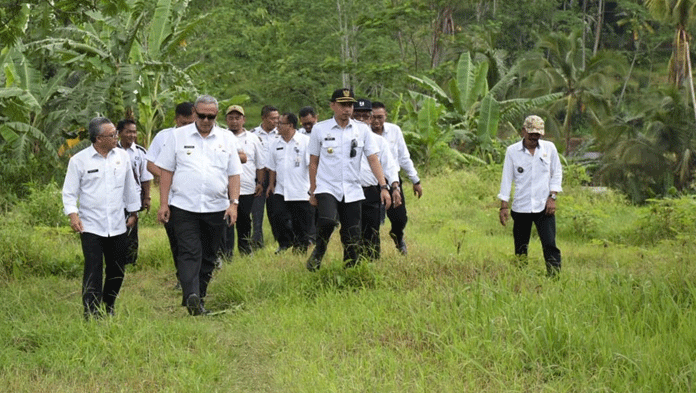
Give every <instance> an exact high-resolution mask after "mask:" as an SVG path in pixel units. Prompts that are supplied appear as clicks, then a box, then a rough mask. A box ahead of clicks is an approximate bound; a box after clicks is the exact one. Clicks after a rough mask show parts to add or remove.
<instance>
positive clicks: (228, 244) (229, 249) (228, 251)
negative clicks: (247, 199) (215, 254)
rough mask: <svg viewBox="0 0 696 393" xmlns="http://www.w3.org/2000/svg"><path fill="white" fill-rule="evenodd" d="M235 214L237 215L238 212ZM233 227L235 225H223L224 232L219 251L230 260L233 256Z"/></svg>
mask: <svg viewBox="0 0 696 393" xmlns="http://www.w3.org/2000/svg"><path fill="white" fill-rule="evenodd" d="M237 213H239V211H238V212H237ZM235 226H236V225H232V226H229V227H228V226H227V224H225V230H224V231H223V236H222V247H221V251H222V253H223V255H225V256H226V257H227V258H232V256H233V255H234V230H235Z"/></svg>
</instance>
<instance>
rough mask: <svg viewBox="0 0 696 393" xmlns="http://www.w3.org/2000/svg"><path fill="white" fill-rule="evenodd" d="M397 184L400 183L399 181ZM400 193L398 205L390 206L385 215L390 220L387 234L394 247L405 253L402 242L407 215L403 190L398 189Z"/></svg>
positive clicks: (404, 244)
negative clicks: (399, 203) (392, 240)
mask: <svg viewBox="0 0 696 393" xmlns="http://www.w3.org/2000/svg"><path fill="white" fill-rule="evenodd" d="M399 184H401V183H400V182H399ZM400 193H401V201H402V203H401V205H400V206H399V207H392V208H390V209H389V210H387V217H389V221H390V222H391V230H390V231H389V236H391V238H392V239H394V243H395V245H396V248H397V249H398V250H399V251H400V252H401V253H402V254H406V252H407V251H406V243H405V242H404V228H406V223H407V222H408V216H407V215H406V198H405V197H404V190H403V189H402V188H401V189H400Z"/></svg>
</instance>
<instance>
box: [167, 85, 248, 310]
mask: <svg viewBox="0 0 696 393" xmlns="http://www.w3.org/2000/svg"><path fill="white" fill-rule="evenodd" d="M194 113H195V114H196V120H195V121H194V122H193V124H189V125H188V126H185V127H181V128H177V129H175V130H174V131H172V133H171V134H170V136H169V138H168V139H167V141H166V142H165V143H164V146H162V152H161V153H160V155H159V157H158V158H157V161H156V162H155V164H156V165H157V166H158V167H160V168H161V169H162V177H161V180H160V209H159V211H158V212H157V218H158V219H159V221H160V222H162V223H168V222H171V224H172V227H173V228H174V235H175V237H176V243H177V249H178V250H177V257H176V264H177V271H178V273H179V281H180V282H181V289H182V295H183V297H182V305H183V306H185V307H186V309H187V310H188V312H189V314H190V315H203V314H206V313H207V311H206V309H205V307H204V304H203V301H204V299H205V296H206V294H207V289H208V284H209V282H210V279H211V278H212V275H213V270H215V262H216V260H217V252H218V251H219V249H220V246H221V245H222V237H223V233H224V230H225V225H227V226H231V225H233V224H234V223H235V221H236V220H237V205H238V204H239V183H240V180H239V178H240V174H241V173H242V164H241V161H240V159H239V155H238V153H237V150H238V149H237V143H236V141H235V137H234V135H233V134H232V133H231V132H229V131H227V130H224V129H222V128H220V127H218V126H217V125H216V123H215V119H216V118H217V115H218V102H217V100H216V99H215V98H213V97H211V96H209V95H203V96H200V97H198V99H197V100H196V102H195V104H194ZM170 191H171V199H170V198H169V196H170Z"/></svg>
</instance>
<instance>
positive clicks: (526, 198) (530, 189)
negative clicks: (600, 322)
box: [498, 116, 563, 277]
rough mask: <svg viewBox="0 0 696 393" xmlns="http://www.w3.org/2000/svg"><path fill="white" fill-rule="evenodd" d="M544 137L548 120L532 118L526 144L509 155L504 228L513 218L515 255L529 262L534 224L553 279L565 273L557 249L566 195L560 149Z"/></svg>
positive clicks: (502, 206) (511, 148)
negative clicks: (559, 199)
mask: <svg viewBox="0 0 696 393" xmlns="http://www.w3.org/2000/svg"><path fill="white" fill-rule="evenodd" d="M543 135H544V120H542V119H541V118H540V117H539V116H528V117H527V118H526V119H525V120H524V125H523V127H522V140H521V141H519V142H517V143H515V144H513V145H510V146H509V147H508V148H507V151H506V152H505V163H504V164H503V176H502V180H501V182H500V194H498V198H499V199H500V214H499V219H500V223H501V224H502V225H505V224H506V223H507V221H508V218H509V215H508V214H512V219H513V220H514V225H513V227H512V234H513V237H514V238H515V255H517V256H519V257H521V259H522V261H523V262H526V258H527V247H528V245H529V236H530V234H531V231H532V223H534V225H535V226H536V228H537V233H538V234H539V239H540V240H541V246H542V248H543V251H544V260H545V261H546V271H547V273H548V275H549V276H551V277H553V276H555V275H556V274H558V273H559V272H560V271H561V251H560V250H559V249H558V247H556V196H557V195H558V193H559V192H561V191H562V188H561V181H562V180H563V169H562V168H561V161H560V159H559V158H558V151H557V150H556V146H555V145H554V144H553V143H552V142H549V141H543V140H539V138H540V137H541V136H543ZM512 183H515V198H514V200H513V202H512V212H511V213H510V205H509V201H510V190H511V188H512Z"/></svg>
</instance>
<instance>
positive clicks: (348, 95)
mask: <svg viewBox="0 0 696 393" xmlns="http://www.w3.org/2000/svg"><path fill="white" fill-rule="evenodd" d="M331 102H355V94H353V89H345V88H344V89H338V90H336V91H334V92H333V94H332V95H331Z"/></svg>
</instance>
